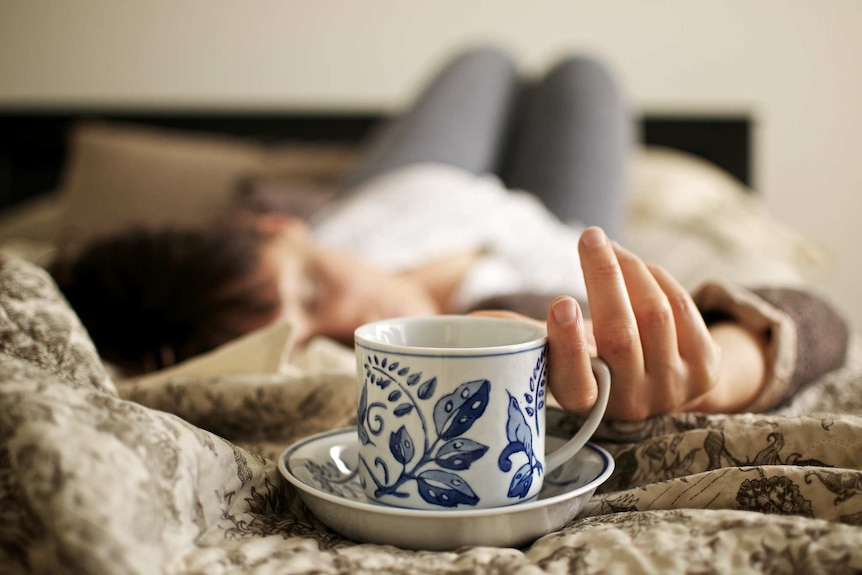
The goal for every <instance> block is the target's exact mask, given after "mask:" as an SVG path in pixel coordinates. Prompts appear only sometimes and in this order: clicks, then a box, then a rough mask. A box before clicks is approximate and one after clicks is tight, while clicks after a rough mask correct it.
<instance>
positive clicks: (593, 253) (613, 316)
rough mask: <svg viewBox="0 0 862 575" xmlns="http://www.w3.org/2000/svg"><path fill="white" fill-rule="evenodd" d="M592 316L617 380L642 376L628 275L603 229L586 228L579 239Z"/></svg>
mask: <svg viewBox="0 0 862 575" xmlns="http://www.w3.org/2000/svg"><path fill="white" fill-rule="evenodd" d="M578 252H579V254H580V257H581V266H582V267H583V270H584V281H585V283H586V286H587V297H588V299H589V302H590V316H591V319H592V321H593V333H594V335H595V338H596V348H597V350H598V354H599V356H600V357H601V358H602V359H604V360H605V362H606V363H607V364H608V366H609V367H610V368H611V372H612V373H613V375H614V377H615V379H617V380H618V381H626V380H629V381H640V380H642V379H643V374H644V363H643V349H642V348H641V343H640V333H639V331H638V327H637V320H636V318H635V315H634V311H633V310H632V306H631V301H630V299H629V294H628V290H627V289H626V285H625V278H624V277H623V273H622V270H621V269H620V266H619V262H618V261H617V257H616V254H614V250H613V248H612V246H611V244H610V242H609V241H608V239H607V236H605V234H604V232H603V231H602V230H601V229H600V228H595V227H593V228H587V229H586V230H585V231H584V233H583V234H581V239H580V242H578Z"/></svg>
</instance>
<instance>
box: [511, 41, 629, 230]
mask: <svg viewBox="0 0 862 575" xmlns="http://www.w3.org/2000/svg"><path fill="white" fill-rule="evenodd" d="M633 133H634V130H633V126H632V121H631V117H630V115H629V112H628V111H627V109H626V107H625V106H624V104H623V100H622V96H621V94H620V91H619V89H618V87H617V85H616V83H615V82H614V80H613V78H612V77H611V75H610V73H609V72H608V71H607V70H606V69H605V68H604V67H603V66H602V65H601V64H600V63H598V62H597V61H595V60H592V59H589V58H583V57H576V58H570V59H567V60H564V61H563V62H561V63H560V64H559V65H557V66H555V67H554V68H553V69H552V70H550V71H549V73H548V74H547V75H546V76H545V77H544V78H543V79H542V80H541V81H540V82H539V83H538V84H536V85H535V86H532V87H531V88H530V89H529V91H528V93H527V94H526V95H525V97H524V100H523V102H522V104H521V109H520V114H519V117H518V120H517V125H516V128H515V132H514V134H513V140H512V143H511V144H510V147H509V150H508V151H507V160H506V165H505V166H504V167H503V169H502V171H501V175H502V177H503V179H504V181H505V182H506V184H507V185H508V186H509V187H510V188H517V189H522V190H527V191H530V192H533V193H535V194H536V195H538V196H539V197H540V198H541V199H542V200H543V201H544V202H545V204H546V205H547V207H548V208H549V209H550V210H551V211H552V212H554V213H555V214H556V215H557V216H558V217H559V218H560V219H562V220H563V221H571V220H578V221H580V222H582V223H584V224H586V225H599V226H602V227H603V228H604V229H605V231H606V232H607V233H608V234H609V235H610V236H612V237H613V236H618V234H619V232H620V229H621V223H622V219H623V205H622V201H623V192H624V186H625V177H626V165H627V162H628V160H629V154H630V152H631V150H632V142H633Z"/></svg>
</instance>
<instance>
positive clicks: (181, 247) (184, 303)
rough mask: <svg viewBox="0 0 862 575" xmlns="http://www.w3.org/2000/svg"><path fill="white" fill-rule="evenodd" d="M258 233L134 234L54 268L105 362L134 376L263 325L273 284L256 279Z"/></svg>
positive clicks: (272, 308)
mask: <svg viewBox="0 0 862 575" xmlns="http://www.w3.org/2000/svg"><path fill="white" fill-rule="evenodd" d="M262 241H263V240H262V236H261V235H259V234H257V233H256V232H254V231H253V230H242V229H240V230H238V229H230V230H229V231H227V230H220V231H216V230H210V231H197V230H195V231H190V230H175V229H164V230H143V229H140V230H134V231H132V232H128V233H124V234H122V235H116V236H111V237H106V238H104V239H101V240H97V241H95V242H94V243H92V244H90V245H88V246H87V247H86V248H84V249H83V250H82V251H80V252H79V253H78V254H76V255H74V256H67V257H61V258H58V259H57V260H56V261H55V262H54V264H53V265H51V266H50V268H49V270H50V271H51V273H52V275H53V276H54V278H55V280H56V282H57V284H58V286H59V287H60V290H61V291H62V292H63V294H64V295H65V297H66V299H67V300H68V301H69V304H70V305H71V306H72V308H73V309H74V310H75V312H76V313H77V314H78V316H79V317H80V319H81V322H82V323H83V324H84V327H85V328H86V329H87V331H88V332H89V334H90V337H91V338H92V339H93V342H94V344H95V345H96V348H97V349H98V351H99V353H100V355H101V356H102V358H103V359H105V360H106V361H109V362H111V363H114V364H116V365H117V366H118V367H120V368H122V369H124V370H126V371H128V372H133V373H143V372H146V371H151V370H153V369H158V368H162V367H166V366H168V365H170V364H172V363H176V362H179V361H182V360H184V359H187V358H189V357H192V356H194V355H197V354H200V353H203V352H205V351H209V350H211V349H213V348H215V347H217V346H218V345H220V344H222V343H224V342H226V341H229V340H230V339H233V338H235V337H237V336H239V335H242V334H243V333H244V332H245V331H248V328H247V327H245V328H244V327H243V324H244V323H245V324H246V325H248V320H249V319H252V320H257V321H258V325H262V324H263V323H265V322H266V321H267V320H268V319H272V317H274V314H275V312H276V311H277V309H278V305H279V302H278V294H277V291H275V286H272V285H267V284H266V282H264V281H263V279H260V280H256V279H255V278H256V276H258V274H256V271H257V270H258V269H259V266H260V262H261V258H260V251H261V250H260V247H261V244H262Z"/></svg>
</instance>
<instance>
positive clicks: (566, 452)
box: [545, 357, 611, 473]
mask: <svg viewBox="0 0 862 575" xmlns="http://www.w3.org/2000/svg"><path fill="white" fill-rule="evenodd" d="M592 366H593V374H595V376H596V382H598V384H599V397H598V399H596V404H595V405H594V406H593V409H592V410H591V411H590V414H589V415H588V416H587V419H586V421H584V424H583V425H582V426H581V429H579V430H578V432H577V433H576V434H575V436H574V437H572V438H571V439H570V440H569V441H567V442H566V443H565V445H563V446H562V447H560V448H559V449H557V450H556V451H554V452H553V453H550V454H548V455H546V456H545V473H550V472H551V471H552V470H554V469H556V468H557V467H559V466H560V465H562V464H563V463H565V462H566V461H568V460H570V459H571V458H572V457H574V455H575V453H577V452H578V451H580V449H581V448H582V447H583V446H584V445H586V443H587V441H589V439H590V437H592V436H593V433H595V431H596V429H597V428H598V427H599V423H601V422H602V418H603V417H604V416H605V410H606V409H607V407H608V397H610V394H611V370H610V369H609V368H608V364H606V363H605V362H604V361H602V360H601V359H599V358H597V357H594V358H592Z"/></svg>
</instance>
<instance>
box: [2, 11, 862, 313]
mask: <svg viewBox="0 0 862 575" xmlns="http://www.w3.org/2000/svg"><path fill="white" fill-rule="evenodd" d="M485 41H491V42H496V43H499V44H501V45H503V46H507V47H509V48H510V49H511V50H512V52H513V53H514V54H515V55H516V56H517V57H518V58H519V60H520V61H521V62H522V64H523V66H524V67H525V69H526V70H538V69H540V68H541V67H543V66H545V65H547V64H548V63H549V62H551V61H553V60H554V59H556V58H557V57H559V56H560V55H562V54H564V53H566V52H570V51H580V52H589V53H593V54H596V55H598V56H600V57H601V58H603V59H604V60H605V61H606V62H608V63H609V64H610V65H611V66H612V67H613V68H614V69H615V70H616V72H617V73H618V75H619V77H620V79H621V81H622V83H623V84H624V86H625V88H626V91H627V93H628V95H629V99H630V101H631V102H632V104H633V106H634V107H635V108H636V109H649V110H669V111H686V110H688V111H694V112H713V111H715V112H722V111H728V110H729V111H750V112H752V113H753V114H754V115H755V116H756V118H757V131H756V174H755V177H756V186H757V187H758V188H759V190H760V191H761V192H762V194H763V195H764V196H765V198H766V200H767V202H768V205H769V207H770V209H771V210H772V211H773V213H775V214H776V215H777V216H779V217H780V218H782V219H784V220H786V221H788V222H789V223H791V224H792V225H794V226H795V227H796V228H798V229H799V230H801V231H802V232H804V233H805V234H807V235H808V236H810V237H812V238H813V239H815V240H817V241H818V242H820V243H822V244H823V245H824V246H825V247H827V248H828V249H829V250H830V251H831V252H832V254H833V257H834V267H833V269H832V270H831V271H830V273H829V274H828V275H826V276H825V277H824V280H823V285H822V287H823V289H824V290H825V291H826V293H827V294H829V295H830V296H831V297H832V299H833V300H834V301H835V302H836V303H838V305H839V306H840V307H842V308H843V309H845V310H846V311H847V312H848V313H849V314H851V317H852V318H853V321H854V324H855V325H856V326H862V302H860V301H857V299H858V298H857V292H858V289H857V286H859V285H862V267H860V266H859V264H860V257H859V255H858V251H859V250H860V249H862V222H860V218H859V216H860V215H862V209H860V208H862V162H860V161H859V155H860V151H862V2H860V1H859V0H823V1H819V2H813V1H811V0H758V1H754V2H752V1H751V0H723V1H711V2H706V1H692V0H665V1H647V2H645V1H643V0H607V1H604V0H593V1H576V0H554V1H552V0H535V1H529V2H528V1H526V0H523V1H518V0H484V1H480V0H472V1H471V0H435V1H427V2H419V1H406V0H405V1H398V0H354V1H351V0H313V1H309V0H267V1H263V0H258V1H244V2H236V1H230V0H195V1H178V0H150V1H147V2H138V3H136V4H134V5H131V3H128V2H113V1H109V0H105V1H95V0H77V1H75V2H46V1H30V2H27V1H23V0H20V1H19V0H2V1H0V105H4V104H12V103H29V104H33V103H42V104H46V105H50V104H70V103H75V104H93V105H98V106H103V105H106V104H108V105H117V106H122V105H152V106H170V107H175V106H176V105H189V106H200V105H212V106H223V105H229V106H241V107H254V106H262V107H271V106H285V107H288V108H294V109H295V108H301V107H308V108H319V107H321V106H324V107H329V108H339V107H348V108H351V109H356V108H368V109H379V108H385V109H395V108H397V107H399V106H400V105H402V104H403V103H404V102H405V101H406V100H407V99H408V98H409V97H410V95H411V94H412V93H413V91H414V90H415V89H416V88H417V87H418V84H419V83H420V82H421V81H422V79H423V78H425V77H426V75H427V73H428V71H429V69H430V68H432V67H433V66H434V65H436V64H437V63H438V62H439V61H441V60H442V59H443V58H444V57H445V56H446V54H447V53H449V52H451V51H453V50H455V49H456V48H458V47H459V46H462V45H465V44H470V43H477V42H485Z"/></svg>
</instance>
